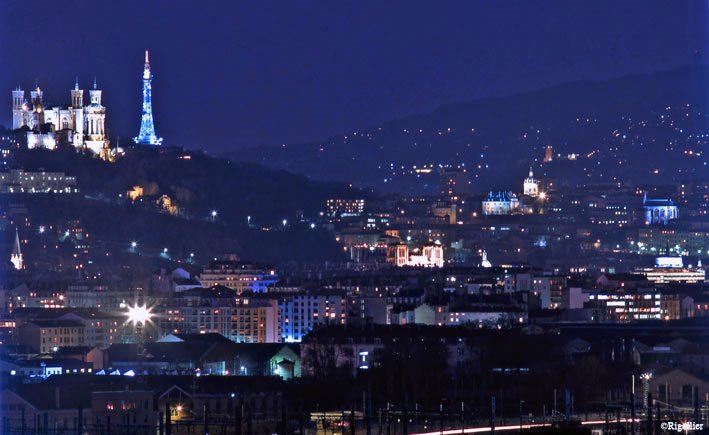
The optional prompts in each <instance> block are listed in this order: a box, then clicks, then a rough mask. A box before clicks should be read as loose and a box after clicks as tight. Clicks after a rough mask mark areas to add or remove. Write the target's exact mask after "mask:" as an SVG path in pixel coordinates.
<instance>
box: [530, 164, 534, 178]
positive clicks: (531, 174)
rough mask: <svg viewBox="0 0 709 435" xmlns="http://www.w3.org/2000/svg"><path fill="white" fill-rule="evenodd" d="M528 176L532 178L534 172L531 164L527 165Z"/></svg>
mask: <svg viewBox="0 0 709 435" xmlns="http://www.w3.org/2000/svg"><path fill="white" fill-rule="evenodd" d="M529 178H534V172H533V171H532V165H529Z"/></svg>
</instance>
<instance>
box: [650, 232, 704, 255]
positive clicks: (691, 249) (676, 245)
mask: <svg viewBox="0 0 709 435" xmlns="http://www.w3.org/2000/svg"><path fill="white" fill-rule="evenodd" d="M668 247H669V250H670V251H671V252H673V253H675V254H677V255H680V254H681V255H690V254H694V253H697V254H700V255H701V254H702V253H703V252H709V231H699V230H682V229H669V228H664V227H660V228H658V227H647V228H640V229H639V230H638V242H637V252H638V253H639V254H653V255H654V254H657V253H658V252H663V251H665V250H666V249H667V248H668Z"/></svg>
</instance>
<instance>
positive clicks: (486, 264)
mask: <svg viewBox="0 0 709 435" xmlns="http://www.w3.org/2000/svg"><path fill="white" fill-rule="evenodd" d="M480 267H484V268H490V267H492V263H490V260H488V259H487V251H486V250H484V249H483V256H482V260H481V261H480Z"/></svg>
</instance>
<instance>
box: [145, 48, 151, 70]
mask: <svg viewBox="0 0 709 435" xmlns="http://www.w3.org/2000/svg"><path fill="white" fill-rule="evenodd" d="M145 67H146V68H150V56H149V55H148V50H147V49H146V50H145Z"/></svg>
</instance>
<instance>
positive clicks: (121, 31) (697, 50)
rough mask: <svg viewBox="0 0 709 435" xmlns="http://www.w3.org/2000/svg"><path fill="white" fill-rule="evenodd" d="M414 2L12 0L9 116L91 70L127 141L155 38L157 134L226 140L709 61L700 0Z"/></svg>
mask: <svg viewBox="0 0 709 435" xmlns="http://www.w3.org/2000/svg"><path fill="white" fill-rule="evenodd" d="M411 3H412V2H397V1H381V0H379V1H372V2H362V1H357V2H346V1H335V2H326V1H322V2H310V1H301V2H286V1H269V2H234V1H215V0H213V1H204V0H196V1H176V0H171V1H167V0H165V1H148V0H121V1H118V2H109V1H96V0H93V1H71V0H67V1H62V2H59V3H57V2H55V1H52V2H50V1H44V0H42V1H40V0H34V1H31V2H28V1H1V2H0V65H1V66H0V92H6V97H7V98H6V99H5V100H4V101H5V105H4V106H2V105H0V108H2V109H1V110H0V124H4V125H8V124H9V123H10V119H11V112H10V108H11V99H10V90H11V89H12V88H14V87H15V86H17V85H18V84H21V85H22V86H23V88H24V89H26V90H28V89H29V88H30V87H32V86H33V85H34V83H35V82H38V83H39V84H40V86H42V87H43V88H44V89H45V96H46V97H45V101H46V102H47V103H56V104H61V105H68V104H69V103H70V98H69V89H70V88H71V87H72V85H73V83H74V77H75V76H76V75H78V76H79V79H80V82H81V84H82V86H83V88H84V89H88V88H89V85H90V83H91V82H92V80H93V77H94V76H96V77H97V79H98V83H99V87H100V88H102V89H103V90H104V105H106V106H107V107H108V121H107V123H108V129H109V133H110V134H111V135H112V136H113V135H120V136H122V139H121V140H122V141H123V140H126V141H127V140H128V137H132V136H134V135H135V134H137V132H138V127H139V115H140V92H141V88H140V86H141V82H140V77H141V73H142V63H143V50H145V48H149V49H150V50H151V60H152V64H153V74H154V75H155V79H154V81H153V98H154V112H155V123H156V130H157V132H158V134H159V135H161V136H163V137H164V138H165V143H168V144H176V145H182V146H186V147H190V148H203V149H207V150H210V151H215V152H217V151H231V150H236V149H238V148H239V147H248V146H253V145H256V144H260V143H269V144H274V143H276V144H279V143H296V142H302V141H308V140H316V139H322V138H325V137H327V136H329V135H333V134H336V133H343V132H347V131H351V130H352V129H356V128H360V127H367V126H371V125H374V124H377V123H380V122H383V121H388V120H391V119H395V118H398V117H402V116H405V115H408V114H413V113H417V112H422V111H427V110H431V109H433V108H435V107H436V106H438V105H441V104H445V103H452V102H458V101H465V100H471V99H475V98H477V97H480V96H494V95H504V94H509V93H513V92H517V91H522V90H528V89H534V88H538V87H543V86H547V85H552V84H556V83H560V82H565V81H572V80H578V79H605V78H611V77H617V76H622V75H626V74H630V73H637V72H651V71H656V70H662V69H668V68H672V67H676V66H681V65H686V64H689V63H691V62H695V61H698V60H699V61H703V60H706V55H705V53H704V50H705V39H706V36H707V35H706V31H705V17H706V15H707V11H706V9H705V8H704V7H703V6H700V5H699V3H700V2H693V3H687V2H682V1H667V2H647V1H617V0H614V1H588V2H576V1H572V2H569V1H568V0H563V1H544V2H536V1H535V2H532V1H518V2H509V1H476V2H474V1H461V2H454V1H446V2H429V3H428V4H427V5H426V6H415V5H412V4H411ZM58 5H61V6H58ZM442 6H444V7H442ZM86 98H88V94H87V96H86Z"/></svg>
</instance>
